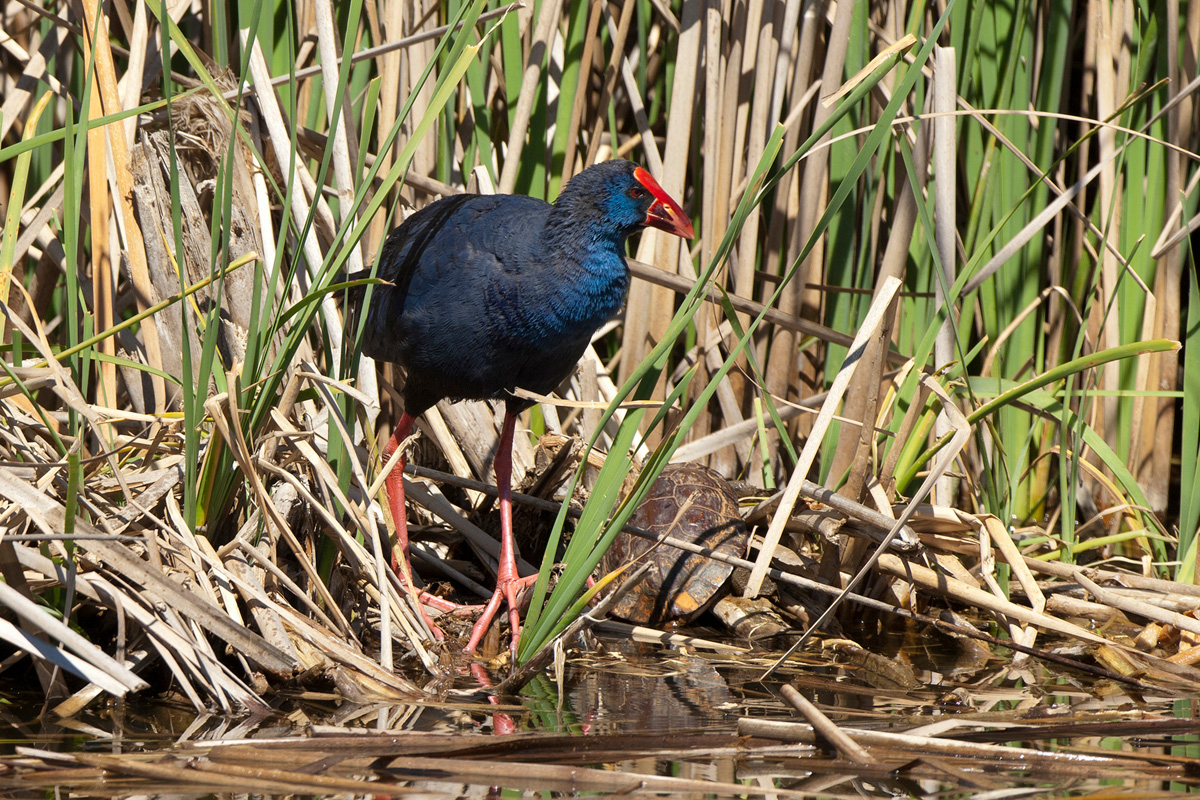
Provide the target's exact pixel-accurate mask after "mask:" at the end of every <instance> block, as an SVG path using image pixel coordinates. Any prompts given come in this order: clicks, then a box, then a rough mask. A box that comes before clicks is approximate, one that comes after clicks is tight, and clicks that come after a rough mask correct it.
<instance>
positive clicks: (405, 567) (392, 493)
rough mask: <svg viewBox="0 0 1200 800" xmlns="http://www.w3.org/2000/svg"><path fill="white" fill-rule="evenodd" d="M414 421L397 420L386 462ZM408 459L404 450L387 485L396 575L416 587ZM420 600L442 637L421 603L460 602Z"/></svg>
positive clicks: (449, 607) (424, 595)
mask: <svg viewBox="0 0 1200 800" xmlns="http://www.w3.org/2000/svg"><path fill="white" fill-rule="evenodd" d="M414 421H415V417H413V416H412V415H411V414H409V413H408V412H407V411H406V412H404V415H403V416H401V417H400V421H399V422H397V423H396V428H395V430H393V431H392V438H391V439H389V440H388V443H387V446H386V447H384V448H383V463H384V464H386V463H387V462H388V460H389V459H390V458H391V457H392V454H393V453H395V452H396V448H397V447H399V446H400V445H401V444H403V443H404V440H405V439H407V438H408V434H409V433H411V432H412V426H413V422H414ZM406 461H407V459H406V458H405V457H404V455H403V454H402V455H401V456H400V463H398V464H397V465H396V467H395V469H393V470H392V471H391V472H390V473H388V476H387V481H386V482H385V484H386V486H387V495H388V505H389V507H390V508H391V510H392V524H394V525H395V526H396V546H395V547H394V548H392V571H393V572H395V573H396V577H397V578H399V579H400V583H401V584H403V585H404V586H405V587H406V588H414V589H415V584H414V583H413V581H412V561H411V559H410V558H409V555H408V516H407V514H406V513H405V510H404V464H405V462H406ZM417 600H418V602H417V607H418V608H420V609H421V615H422V616H423V617H425V623H426V624H427V625H428V626H429V630H430V631H432V632H433V635H434V637H436V638H437V639H439V640H440V639H442V631H441V629H440V628H438V626H437V625H436V624H435V623H434V621H433V620H432V619H430V618H429V615H428V614H426V613H425V609H424V608H423V607H422V604H428V605H430V606H432V607H434V608H436V609H438V610H440V611H453V610H455V609H457V608H458V606H457V605H455V604H454V603H450V602H448V601H446V600H443V599H442V598H440V597H437V596H436V595H432V594H429V593H428V592H420V593H418V595H417Z"/></svg>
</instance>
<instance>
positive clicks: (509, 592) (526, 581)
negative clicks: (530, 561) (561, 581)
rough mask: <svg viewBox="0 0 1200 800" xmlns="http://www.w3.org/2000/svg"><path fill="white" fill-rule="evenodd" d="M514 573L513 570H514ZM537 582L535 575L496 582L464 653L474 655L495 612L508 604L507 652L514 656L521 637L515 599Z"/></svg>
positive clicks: (519, 617) (518, 605)
mask: <svg viewBox="0 0 1200 800" xmlns="http://www.w3.org/2000/svg"><path fill="white" fill-rule="evenodd" d="M514 571H515V570H514ZM536 580H537V575H529V576H526V577H524V578H517V577H512V578H507V579H505V578H500V579H498V580H497V581H496V591H495V592H494V593H493V594H492V599H491V600H489V601H488V604H487V606H485V607H484V609H483V613H482V614H480V615H479V619H478V620H477V621H476V622H475V627H474V628H472V629H471V639H470V641H469V642H467V646H466V649H464V650H463V652H464V653H468V654H470V653H474V652H475V650H476V648H478V647H479V643H480V642H481V641H483V637H484V636H485V635H486V634H487V630H488V627H489V626H490V625H491V623H492V618H493V617H495V616H496V612H497V611H499V610H500V603H501V602H504V603H507V604H508V621H509V625H510V626H511V627H512V643H511V644H510V645H509V650H510V651H511V652H512V654H513V655H514V656H515V655H516V653H517V642H518V640H519V637H520V635H521V614H520V609H521V605H520V603H519V602H518V600H517V598H518V597H519V596H520V595H521V593H522V592H524V591H525V590H526V589H528V588H529V587H530V586H532V585H533V584H534V582H535V581H536Z"/></svg>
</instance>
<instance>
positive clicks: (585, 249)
mask: <svg viewBox="0 0 1200 800" xmlns="http://www.w3.org/2000/svg"><path fill="white" fill-rule="evenodd" d="M564 233H566V232H565V231H562V230H561V229H560V230H558V231H552V232H550V233H549V235H548V236H547V239H548V241H547V245H548V246H549V247H550V248H553V249H557V250H558V252H559V253H560V256H559V258H560V259H561V260H560V261H559V263H561V264H562V265H563V267H564V274H562V275H560V276H559V277H558V279H557V280H556V281H555V282H554V286H553V288H552V289H551V291H550V292H548V296H547V298H546V300H547V307H546V308H545V309H543V313H544V314H545V319H546V320H547V321H549V322H550V323H551V328H552V329H554V330H555V332H556V333H559V334H565V335H573V334H580V333H584V332H586V334H587V335H589V336H590V335H591V334H592V333H593V332H594V331H595V330H596V329H597V328H599V327H600V326H601V325H603V324H604V323H605V322H607V321H608V320H610V319H612V317H613V316H615V315H616V313H617V312H618V311H620V310H621V306H622V305H623V304H624V303H625V295H626V293H627V291H628V289H629V267H628V266H627V265H626V264H625V239H626V238H627V237H626V235H620V234H618V235H617V236H611V235H610V236H604V235H601V236H592V237H587V238H581V237H574V238H572V237H570V236H569V235H567V236H562V235H556V234H564ZM554 240H558V241H554Z"/></svg>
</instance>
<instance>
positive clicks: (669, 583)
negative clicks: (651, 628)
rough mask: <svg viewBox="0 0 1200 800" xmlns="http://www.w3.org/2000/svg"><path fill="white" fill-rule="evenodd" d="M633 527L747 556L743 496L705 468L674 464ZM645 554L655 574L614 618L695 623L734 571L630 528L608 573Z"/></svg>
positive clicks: (608, 560)
mask: <svg viewBox="0 0 1200 800" xmlns="http://www.w3.org/2000/svg"><path fill="white" fill-rule="evenodd" d="M629 522H630V524H631V525H634V526H635V527H638V528H642V529H644V530H647V531H650V532H651V533H653V534H655V535H657V536H662V535H664V534H666V535H668V536H673V537H676V538H678V539H682V540H684V541H688V542H693V543H695V544H698V545H700V546H702V547H708V548H712V549H713V550H715V551H717V552H720V553H724V554H726V555H731V556H741V555H743V554H745V552H746V544H747V539H748V534H747V532H746V525H745V523H744V522H743V521H742V517H741V515H740V514H738V503H737V496H736V495H734V493H733V490H732V489H730V488H729V484H728V483H726V482H725V479H724V478H722V477H721V476H720V475H719V474H718V473H716V472H714V471H713V470H711V469H708V468H707V467H702V466H700V465H698V464H671V465H668V466H667V468H666V469H664V470H663V472H662V474H661V475H660V476H659V478H658V480H656V481H655V482H654V485H653V486H651V487H650V492H649V494H647V495H646V499H645V500H643V501H642V503H641V505H639V506H638V508H637V510H636V511H635V512H634V513H633V516H632V518H631V519H630V520H629ZM647 551H649V552H647ZM642 557H644V558H647V559H649V560H650V569H649V570H648V571H647V572H646V574H645V576H644V577H643V579H642V580H641V581H640V582H639V583H638V584H637V585H636V586H634V587H633V588H631V589H630V590H629V591H628V592H626V593H625V595H624V596H623V597H622V598H621V599H620V600H618V601H617V603H616V605H615V606H614V607H613V609H612V614H613V615H614V616H618V617H621V618H622V619H626V620H629V621H630V622H636V623H639V624H648V625H659V624H662V623H663V622H666V621H668V620H680V621H685V622H686V621H687V620H689V619H692V618H693V617H695V616H697V615H698V614H700V612H702V611H704V609H705V608H707V607H708V605H709V603H710V602H712V601H714V600H716V598H717V596H718V593H719V592H720V591H721V589H722V588H724V585H725V583H726V581H727V579H728V578H729V575H730V573H732V572H733V567H732V566H731V565H729V564H724V563H722V562H720V561H714V560H712V559H710V558H707V557H705V556H703V555H700V554H699V553H690V552H687V551H684V550H679V549H677V548H674V547H671V546H670V545H668V544H666V543H662V544H657V543H656V542H654V541H651V540H649V539H643V538H641V537H639V536H634V535H633V534H630V533H626V532H625V531H622V532H621V533H619V534H618V535H617V538H616V539H615V540H614V541H613V544H612V546H611V547H610V548H609V549H608V552H607V553H605V554H604V558H603V560H601V562H600V564H601V567H602V568H603V571H604V572H606V573H607V572H611V571H612V570H614V569H617V568H619V567H620V566H622V565H624V564H626V563H628V562H630V561H633V560H635V559H640V558H642Z"/></svg>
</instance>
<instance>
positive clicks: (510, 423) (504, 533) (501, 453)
mask: <svg viewBox="0 0 1200 800" xmlns="http://www.w3.org/2000/svg"><path fill="white" fill-rule="evenodd" d="M516 425H517V414H516V413H514V412H512V411H508V410H506V411H505V414H504V430H503V431H501V433H500V444H499V446H498V447H497V448H496V488H497V489H498V490H499V495H500V566H499V569H498V571H497V573H496V591H495V593H493V594H492V599H491V600H489V601H488V604H487V607H486V608H484V609H483V614H482V615H481V616H480V617H479V620H478V621H477V622H476V623H475V627H474V628H472V629H471V641H469V642H468V643H467V648H466V650H464V651H463V652H466V653H474V652H475V648H476V647H478V646H479V642H480V640H482V639H483V635H484V634H485V633H487V629H488V625H489V624H490V623H491V621H492V617H494V616H495V615H496V611H497V609H499V608H500V601H501V600H504V601H506V602H507V603H508V619H509V623H510V624H511V625H512V644H511V645H510V647H511V649H512V653H513V655H516V652H517V637H518V636H519V634H520V630H521V614H520V611H519V610H518V607H517V592H518V591H520V590H521V589H523V588H525V586H526V585H527V584H528V581H525V580H522V579H521V578H520V577H519V576H518V575H517V557H516V548H515V547H514V545H513V530H512V442H513V432H514V430H515V429H516Z"/></svg>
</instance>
